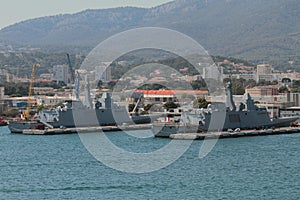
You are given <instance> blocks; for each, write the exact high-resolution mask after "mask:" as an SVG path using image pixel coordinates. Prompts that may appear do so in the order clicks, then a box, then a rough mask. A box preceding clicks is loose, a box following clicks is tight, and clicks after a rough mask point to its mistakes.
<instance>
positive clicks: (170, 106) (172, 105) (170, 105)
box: [164, 101, 179, 110]
mask: <svg viewBox="0 0 300 200" xmlns="http://www.w3.org/2000/svg"><path fill="white" fill-rule="evenodd" d="M178 107H179V104H177V103H175V102H173V101H168V102H167V103H165V104H164V108H166V109H167V110H170V109H174V108H178Z"/></svg>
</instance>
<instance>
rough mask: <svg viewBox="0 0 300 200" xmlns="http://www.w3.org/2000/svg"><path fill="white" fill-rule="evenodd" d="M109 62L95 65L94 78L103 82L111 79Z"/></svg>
mask: <svg viewBox="0 0 300 200" xmlns="http://www.w3.org/2000/svg"><path fill="white" fill-rule="evenodd" d="M109 65H110V62H102V63H101V64H100V65H99V66H96V67H95V78H96V80H101V81H103V82H109V81H111V67H110V66H109Z"/></svg>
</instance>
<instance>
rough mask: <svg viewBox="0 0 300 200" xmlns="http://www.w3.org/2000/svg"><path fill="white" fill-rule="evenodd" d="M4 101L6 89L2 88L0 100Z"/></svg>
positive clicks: (0, 89)
mask: <svg viewBox="0 0 300 200" xmlns="http://www.w3.org/2000/svg"><path fill="white" fill-rule="evenodd" d="M2 99H4V87H0V100H2Z"/></svg>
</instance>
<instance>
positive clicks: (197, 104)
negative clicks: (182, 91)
mask: <svg viewBox="0 0 300 200" xmlns="http://www.w3.org/2000/svg"><path fill="white" fill-rule="evenodd" d="M207 106H208V102H207V101H206V99H205V98H197V99H195V100H194V101H193V107H194V108H207Z"/></svg>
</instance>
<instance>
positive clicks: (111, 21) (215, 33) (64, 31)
mask: <svg viewBox="0 0 300 200" xmlns="http://www.w3.org/2000/svg"><path fill="white" fill-rule="evenodd" d="M298 10H300V3H299V2H298V1H297V0H273V1H265V0H251V1H250V0H207V1H205V0H203V1H202V0H176V1H172V2H169V3H165V4H162V5H160V6H157V7H153V8H148V9H147V8H135V7H122V8H111V9H96V10H95V9H93V10H91V9H90V10H85V11H81V12H79V13H75V14H64V15H57V16H50V17H43V18H38V19H33V20H26V21H24V22H21V23H17V24H15V25H12V26H9V27H6V28H4V29H1V30H0V41H2V42H4V43H6V44H7V43H8V44H13V45H18V46H21V47H22V46H32V47H39V48H42V49H44V50H49V49H50V51H51V50H53V51H57V50H65V51H70V50H71V51H72V50H74V51H81V50H82V49H85V50H87V51H88V50H91V48H93V47H94V46H96V45H97V44H98V43H99V42H101V41H103V40H104V39H106V38H108V37H109V36H112V35H114V34H116V33H119V32H121V31H125V30H128V29H131V28H138V27H145V26H152V27H164V28H170V29H174V30H177V31H179V32H182V33H184V34H186V35H188V36H190V37H192V38H194V39H195V40H196V41H198V42H199V43H200V44H201V45H203V47H204V48H205V49H207V50H208V52H209V53H211V54H212V55H224V56H234V57H241V58H246V59H249V60H252V61H256V62H262V61H266V62H271V63H272V62H273V63H277V64H278V65H283V64H285V63H287V62H288V61H290V60H293V61H296V62H299V60H300V56H299V52H300V45H299V38H300V25H299V23H298V21H300V12H298Z"/></svg>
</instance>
